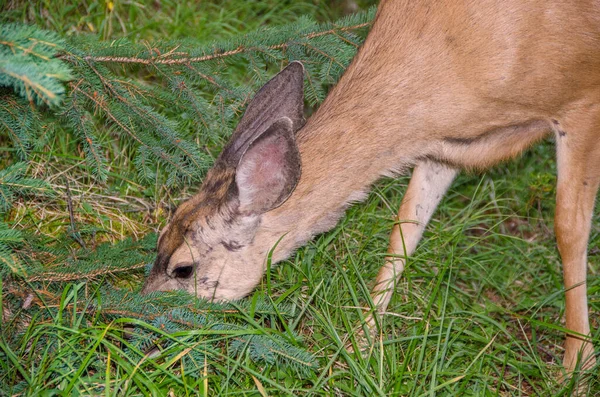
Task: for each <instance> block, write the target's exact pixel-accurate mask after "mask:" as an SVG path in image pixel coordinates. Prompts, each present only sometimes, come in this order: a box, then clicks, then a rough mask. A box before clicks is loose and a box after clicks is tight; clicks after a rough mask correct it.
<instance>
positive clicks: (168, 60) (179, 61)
mask: <svg viewBox="0 0 600 397" xmlns="http://www.w3.org/2000/svg"><path fill="white" fill-rule="evenodd" d="M370 25H371V22H363V23H359V24H357V25H353V26H343V27H336V28H333V29H329V30H326V31H323V32H318V31H315V32H312V33H308V34H305V35H303V36H302V38H303V39H308V40H310V39H314V38H317V37H321V36H326V35H334V36H336V37H338V38H340V39H342V40H343V41H345V42H347V43H349V44H351V45H354V46H356V47H358V46H357V45H356V44H355V43H352V42H350V41H349V40H347V39H345V38H343V37H342V36H340V33H341V32H351V31H354V30H359V29H363V28H366V27H368V26H370ZM289 45H290V43H289V42H284V43H280V44H273V45H270V46H267V47H266V49H269V50H285V49H286V48H287V47H288V46H289ZM177 49H179V46H175V47H173V48H172V49H170V50H169V51H167V52H166V53H164V54H160V52H159V51H156V52H158V55H156V56H154V52H155V51H149V54H150V56H149V57H147V58H143V57H123V56H120V57H119V56H94V55H88V56H85V57H84V59H85V60H86V61H93V62H112V63H118V64H141V65H187V64H191V63H197V62H206V61H212V60H218V59H223V58H227V57H231V56H234V55H238V54H242V53H245V52H251V51H263V50H264V49H263V48H260V47H253V46H243V45H240V46H238V47H237V48H235V49H233V50H229V51H225V52H219V51H218V50H216V51H215V52H214V53H212V54H207V55H202V56H196V57H192V56H189V55H188V54H187V53H186V52H181V51H180V52H177ZM61 57H62V58H63V59H66V60H69V59H70V56H69V55H62V56H61Z"/></svg>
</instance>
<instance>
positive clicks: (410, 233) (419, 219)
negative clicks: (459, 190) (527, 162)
mask: <svg viewBox="0 0 600 397" xmlns="http://www.w3.org/2000/svg"><path fill="white" fill-rule="evenodd" d="M457 172H458V170H456V169H455V168H451V167H449V166H447V165H445V164H441V163H437V162H434V161H429V160H427V161H423V162H421V163H419V164H417V166H416V167H415V169H414V171H413V175H412V178H411V180H410V183H409V184H408V189H407V191H406V193H405V195H404V198H403V199H402V204H401V205H400V210H399V211H398V217H397V222H396V224H395V225H394V228H393V230H392V234H391V235H390V245H389V248H388V254H389V255H388V256H387V257H386V259H385V264H384V265H383V267H382V268H381V270H379V275H378V276H377V282H376V284H375V288H374V289H373V292H372V294H371V297H372V299H373V302H374V303H375V306H376V307H377V311H378V312H379V313H383V312H385V310H386V308H387V306H388V304H389V302H390V299H391V297H392V294H393V293H394V288H395V286H396V282H397V280H398V278H399V277H400V275H401V274H402V271H403V270H404V265H405V262H406V257H407V256H409V255H410V254H412V253H413V251H414V250H415V248H416V247H417V244H418V243H419V240H420V239H421V236H422V235H423V230H424V229H425V226H427V223H428V222H429V219H431V215H432V214H433V212H434V211H435V209H436V207H437V206H438V204H439V202H440V200H441V199H442V197H443V196H444V194H445V193H446V190H448V187H449V186H450V184H451V183H452V181H453V180H454V177H455V176H456V174H457ZM367 324H368V325H369V327H370V328H372V327H373V325H374V319H373V317H372V316H369V318H368V319H367Z"/></svg>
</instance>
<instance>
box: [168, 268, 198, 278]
mask: <svg viewBox="0 0 600 397" xmlns="http://www.w3.org/2000/svg"><path fill="white" fill-rule="evenodd" d="M193 272H194V266H191V265H190V266H180V267H177V268H175V269H173V277H176V278H190V276H191V275H192V273H193Z"/></svg>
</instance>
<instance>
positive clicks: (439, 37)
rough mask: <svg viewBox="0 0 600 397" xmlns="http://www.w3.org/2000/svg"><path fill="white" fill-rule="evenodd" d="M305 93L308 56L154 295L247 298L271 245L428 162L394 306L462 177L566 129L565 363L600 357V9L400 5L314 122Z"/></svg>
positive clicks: (222, 167) (227, 172) (161, 267)
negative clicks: (592, 242)
mask: <svg viewBox="0 0 600 397" xmlns="http://www.w3.org/2000/svg"><path fill="white" fill-rule="evenodd" d="M302 88H303V67H302V65H301V64H300V63H298V62H292V63H290V64H289V66H288V67H287V68H285V69H284V70H283V71H281V72H280V73H279V74H278V75H276V76H275V77H274V78H273V79H272V80H271V81H269V82H268V83H267V84H266V85H265V86H264V87H263V88H262V89H261V90H259V92H258V93H257V94H256V96H255V97H254V99H253V100H252V102H251V103H250V105H249V106H248V109H247V110H246V113H245V114H244V116H243V118H242V120H241V122H240V123H239V125H238V127H237V129H236V131H235V132H234V134H233V136H232V137H231V140H230V141H229V143H228V144H227V146H226V147H225V149H224V150H223V152H222V154H221V155H220V156H219V158H218V159H217V161H216V164H215V166H214V168H213V169H211V170H210V171H209V173H208V174H207V176H206V179H205V181H204V183H203V184H202V187H201V188H200V191H199V192H198V193H197V194H196V195H195V196H193V197H192V198H191V199H189V200H188V201H186V202H184V203H183V204H181V205H180V207H179V208H178V209H177V211H176V212H175V214H174V216H173V219H172V220H171V221H170V222H169V224H168V225H167V226H166V227H165V228H164V230H163V231H162V233H161V236H160V238H159V241H158V257H157V260H156V263H155V264H154V267H153V269H152V271H151V273H150V276H149V278H148V279H147V280H146V283H145V286H144V288H143V292H144V293H146V292H150V291H156V290H169V289H183V290H187V291H189V292H190V293H192V294H196V295H198V296H200V297H204V298H207V299H214V300H232V299H239V298H242V297H243V296H245V295H247V294H248V293H250V292H251V291H252V289H253V288H254V287H255V286H256V285H257V283H259V281H260V279H261V278H262V276H263V273H264V272H265V267H266V257H267V255H268V253H269V252H270V251H271V250H273V253H272V260H273V262H274V263H275V262H277V261H280V260H282V259H284V258H286V257H288V256H289V255H290V254H291V253H292V252H293V251H294V250H295V249H296V248H298V247H299V246H301V245H303V244H304V243H306V242H307V241H308V240H309V239H311V238H312V237H313V236H314V235H315V234H318V233H321V232H324V231H327V230H329V229H330V228H332V227H333V226H334V225H335V224H336V223H337V221H338V219H339V218H340V217H341V216H342V215H343V214H344V211H345V209H346V208H347V207H348V206H349V205H351V203H353V202H356V201H359V200H361V199H363V198H364V197H365V195H366V192H367V191H368V189H369V187H370V186H371V185H372V184H373V183H374V182H375V181H376V180H377V179H378V178H380V177H381V176H383V175H394V174H397V173H401V172H405V171H406V170H408V169H409V168H410V167H414V171H413V176H412V179H411V181H410V184H409V187H408V190H407V192H406V194H405V197H404V200H403V202H402V205H401V207H400V210H399V213H398V223H397V224H396V226H395V227H394V229H393V231H392V235H391V238H390V245H389V251H388V252H389V254H390V255H389V257H388V258H387V259H386V262H385V264H384V266H383V267H382V269H381V271H380V273H379V275H378V277H377V281H376V284H375V288H374V291H373V295H372V297H373V300H374V302H375V304H376V305H377V307H378V309H379V311H385V309H386V307H387V304H388V303H389V300H390V297H391V295H392V292H393V289H394V285H395V283H396V280H397V279H398V277H399V276H400V274H401V273H402V270H403V269H404V259H402V258H404V257H406V256H407V255H410V254H411V253H412V252H413V251H414V249H415V248H416V246H417V243H418V242H419V240H420V238H421V235H422V232H423V229H424V228H425V226H426V225H427V222H428V221H429V219H430V217H431V215H432V214H433V212H434V210H435V208H436V206H437V204H438V203H439V201H440V200H441V198H442V197H443V195H444V193H445V192H446V190H447V189H448V187H449V186H450V184H451V182H452V180H453V179H454V177H455V175H456V174H457V172H458V170H459V169H461V168H469V169H484V168H486V167H489V166H491V165H493V164H496V163H498V162H499V161H502V160H505V159H509V158H511V157H514V156H515V155H517V154H519V153H520V152H521V151H523V150H524V149H526V148H527V147H529V146H530V145H531V144H533V143H534V142H536V141H538V140H540V139H542V138H543V137H545V136H548V135H551V134H553V135H554V136H555V137H556V151H557V166H558V167H557V168H558V182H557V197H556V222H555V231H556V238H557V244H558V249H559V252H560V255H561V258H562V262H563V271H564V281H565V291H566V327H567V328H568V329H569V330H570V332H569V333H568V334H567V338H566V344H565V357H564V366H565V368H566V369H567V370H568V371H571V370H573V369H574V368H575V367H576V364H577V362H578V360H581V363H582V366H583V367H584V368H589V367H591V366H592V365H593V364H594V363H595V359H594V354H593V353H594V350H593V346H592V344H591V342H590V339H589V337H590V326H589V320H588V305H587V297H586V266H587V259H586V252H587V245H588V239H589V233H590V228H591V222H592V215H593V208H594V201H595V198H596V194H597V191H598V186H599V184H600V132H599V128H600V2H598V1H585V0H582V1H575V0H557V1H545V2H541V1H532V0H503V1H499V0H480V1H468V0H464V1H457V0H435V1H433V0H421V1H413V0H384V1H383V2H382V3H381V5H380V7H379V10H378V12H377V16H376V20H375V22H374V24H373V26H372V28H371V31H370V33H369V35H368V37H367V39H366V41H365V43H364V45H363V46H362V47H361V48H360V50H359V51H358V54H357V55H356V57H355V59H354V60H353V62H352V64H351V65H350V67H349V68H348V70H347V71H346V73H345V74H344V76H343V77H342V78H341V79H340V81H339V83H338V84H337V85H336V86H335V87H334V88H333V89H332V91H331V92H330V94H329V95H328V97H327V99H326V100H325V102H324V103H323V104H322V105H321V107H320V108H319V109H318V111H317V112H316V113H315V115H314V116H313V117H311V118H310V119H309V120H308V121H307V122H306V124H305V125H303V116H302V115H303V92H302ZM370 321H371V322H372V319H371V320H370Z"/></svg>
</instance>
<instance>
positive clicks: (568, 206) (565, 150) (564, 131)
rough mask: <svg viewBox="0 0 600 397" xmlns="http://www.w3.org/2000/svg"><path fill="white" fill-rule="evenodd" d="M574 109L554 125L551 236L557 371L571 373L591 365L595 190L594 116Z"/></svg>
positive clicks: (599, 143) (599, 123)
mask: <svg viewBox="0 0 600 397" xmlns="http://www.w3.org/2000/svg"><path fill="white" fill-rule="evenodd" d="M581 110H582V109H581V108H580V109H579V111H578V113H577V114H572V115H568V116H567V117H566V118H565V119H564V120H560V121H558V120H557V121H554V124H555V131H556V150H557V164H558V185H557V194H556V215H555V226H554V228H555V232H556V240H557V245H558V250H559V252H560V256H561V258H562V262H563V274H564V283H565V291H566V292H565V298H566V327H567V328H568V329H569V330H571V331H572V333H569V334H567V338H566V341H565V356H564V361H563V365H564V367H565V369H566V370H567V372H572V371H573V370H574V369H575V368H576V366H577V363H578V360H581V361H580V364H581V368H583V369H587V368H591V367H592V366H593V365H594V364H595V358H594V347H593V345H592V343H591V341H590V338H589V337H590V325H589V318H588V305H587V296H586V293H587V291H586V273H587V272H586V267H587V255H586V254H587V245H588V240H589V234H590V228H591V223H592V217H593V212H594V201H595V198H596V193H597V191H598V186H599V184H600V138H599V137H600V135H599V134H598V128H600V113H599V112H598V111H597V110H596V109H591V108H587V109H585V112H582V111H581Z"/></svg>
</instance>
